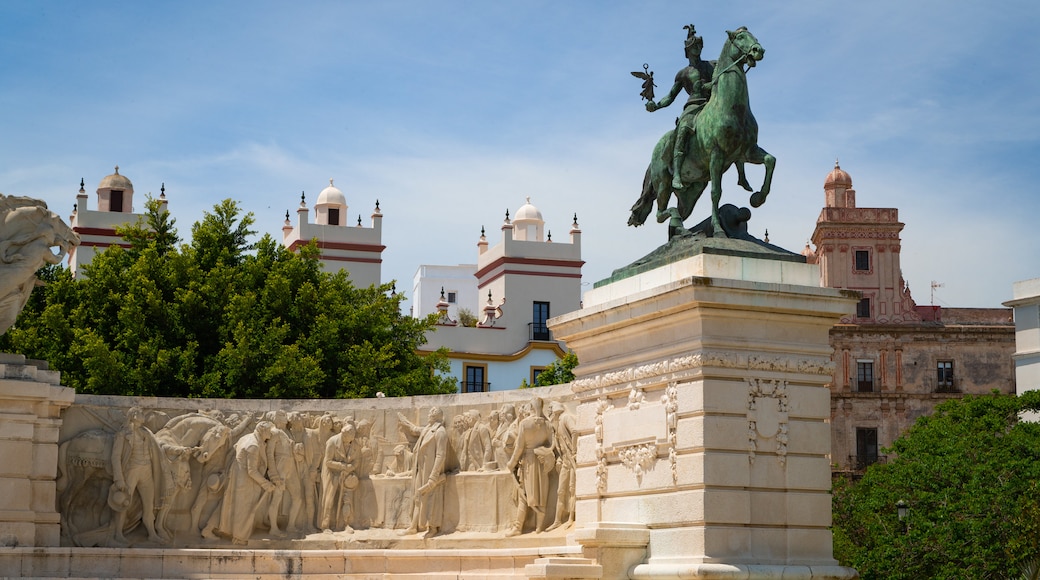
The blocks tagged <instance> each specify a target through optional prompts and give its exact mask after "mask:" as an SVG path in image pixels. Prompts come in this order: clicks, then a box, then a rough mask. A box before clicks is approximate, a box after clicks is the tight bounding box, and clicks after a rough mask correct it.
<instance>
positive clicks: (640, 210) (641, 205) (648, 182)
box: [628, 163, 657, 227]
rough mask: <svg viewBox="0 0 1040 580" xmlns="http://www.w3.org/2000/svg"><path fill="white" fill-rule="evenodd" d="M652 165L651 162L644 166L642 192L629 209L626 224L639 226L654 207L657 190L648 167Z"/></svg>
mask: <svg viewBox="0 0 1040 580" xmlns="http://www.w3.org/2000/svg"><path fill="white" fill-rule="evenodd" d="M652 166H653V164H652V163H651V164H650V165H647V167H646V176H644V177H643V194H642V195H640V196H639V199H637V200H636V203H635V204H634V205H633V206H632V209H631V210H630V211H631V212H632V215H630V216H629V217H628V225H630V226H636V227H639V226H641V225H643V223H644V222H646V216H648V215H650V210H651V209H653V207H654V201H655V200H656V199H657V192H656V191H654V181H653V179H651V178H650V168H651V167H652Z"/></svg>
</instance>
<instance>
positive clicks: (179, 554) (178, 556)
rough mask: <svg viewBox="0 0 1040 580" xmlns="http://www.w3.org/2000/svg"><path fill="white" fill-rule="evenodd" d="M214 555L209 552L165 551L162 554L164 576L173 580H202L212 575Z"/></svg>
mask: <svg viewBox="0 0 1040 580" xmlns="http://www.w3.org/2000/svg"><path fill="white" fill-rule="evenodd" d="M212 560H213V553H212V552H211V551H209V550H184V549H181V550H164V551H163V554H162V571H163V576H165V577H168V578H169V577H173V578H188V577H194V578H202V577H205V576H207V575H210V574H211V571H210V562H211V561H212Z"/></svg>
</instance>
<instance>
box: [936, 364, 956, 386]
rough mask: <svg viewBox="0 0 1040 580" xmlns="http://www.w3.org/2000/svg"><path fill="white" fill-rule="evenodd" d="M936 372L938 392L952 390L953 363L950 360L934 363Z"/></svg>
mask: <svg viewBox="0 0 1040 580" xmlns="http://www.w3.org/2000/svg"><path fill="white" fill-rule="evenodd" d="M936 371H938V375H939V376H938V377H937V378H938V381H937V382H936V385H938V387H939V390H940V391H949V390H953V361H952V360H941V361H939V362H938V363H936Z"/></svg>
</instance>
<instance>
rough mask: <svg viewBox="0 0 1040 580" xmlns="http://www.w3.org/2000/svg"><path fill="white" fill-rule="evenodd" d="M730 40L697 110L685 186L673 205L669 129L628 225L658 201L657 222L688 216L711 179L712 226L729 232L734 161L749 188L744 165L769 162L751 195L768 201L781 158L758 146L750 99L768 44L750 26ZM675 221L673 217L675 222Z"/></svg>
mask: <svg viewBox="0 0 1040 580" xmlns="http://www.w3.org/2000/svg"><path fill="white" fill-rule="evenodd" d="M726 34H727V35H728V39H727V40H726V43H725V44H724V45H723V47H722V54H721V55H719V60H718V62H717V63H716V65H715V72H714V75H713V76H712V84H713V85H715V86H714V88H713V90H712V95H711V98H710V99H709V100H708V103H707V104H706V105H705V106H704V109H703V110H702V111H701V113H700V114H699V115H698V117H697V119H696V122H695V128H696V129H695V131H696V132H695V133H694V134H693V135H692V136H691V138H690V143H689V146H688V148H687V151H688V153H687V155H686V159H685V160H684V161H683V164H682V168H681V169H680V177H681V180H682V183H683V184H684V187H683V188H682V189H680V190H678V191H675V192H674V193H675V197H676V205H677V207H675V208H669V207H668V201H669V199H670V198H671V194H672V193H673V190H672V175H671V172H672V170H671V163H670V161H671V159H672V150H673V148H674V147H675V130H671V131H668V132H667V133H665V134H664V136H663V137H661V140H660V141H658V142H657V146H656V147H654V152H653V156H652V158H651V160H650V166H649V167H648V168H647V170H646V177H645V178H644V179H643V193H642V195H641V196H640V198H639V200H638V201H636V203H635V205H633V206H632V210H631V211H632V215H631V216H630V217H629V219H628V224H629V225H632V226H639V225H642V224H643V223H644V222H645V221H646V217H647V215H649V213H650V210H651V208H652V206H653V203H654V200H656V201H657V221H658V222H659V223H660V222H664V221H665V220H666V219H669V218H677V219H678V220H680V222H681V220H685V219H686V218H688V217H689V216H690V214H691V213H692V212H693V207H694V205H696V203H697V200H698V199H699V198H700V196H701V194H702V193H703V192H704V188H705V187H706V186H707V185H708V183H709V182H710V183H711V225H712V228H713V229H714V234H713V235H715V236H720V237H725V235H726V234H725V232H724V229H723V228H722V224H721V223H720V222H719V201H720V200H721V199H722V175H723V174H724V173H725V172H726V170H728V169H729V167H730V166H731V165H734V164H736V165H737V171H738V174H739V181H738V183H739V184H740V185H742V186H744V187H745V188H746V189H749V190H750V187H748V186H747V181H746V179H745V178H744V171H743V164H744V163H755V164H759V165H765V168H766V175H765V180H764V181H763V183H762V189H761V190H759V191H758V192H756V193H754V194H752V195H751V206H752V207H758V206H760V205H762V204H763V203H765V200H766V196H768V195H769V188H770V184H771V183H772V180H773V168H774V166H775V165H776V158H775V157H773V156H772V155H770V154H769V153H767V152H766V151H765V150H764V149H762V148H761V147H759V146H758V122H757V121H755V116H754V115H753V114H751V107H750V105H749V104H748V90H747V76H746V71H745V69H744V65H747V66H748V67H749V68H750V67H753V66H755V63H756V62H757V61H759V60H761V59H762V57H763V55H765V49H763V48H762V45H761V44H759V43H758V39H756V38H755V37H754V36H753V35H752V34H751V33H750V32H748V30H747V29H746V28H739V29H737V30H735V31H727V32H726ZM673 223H674V222H673Z"/></svg>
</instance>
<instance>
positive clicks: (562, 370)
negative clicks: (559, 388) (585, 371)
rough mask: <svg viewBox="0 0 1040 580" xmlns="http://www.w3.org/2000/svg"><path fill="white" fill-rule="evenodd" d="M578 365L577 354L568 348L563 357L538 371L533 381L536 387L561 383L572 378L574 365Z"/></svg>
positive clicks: (567, 381)
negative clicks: (536, 377)
mask: <svg viewBox="0 0 1040 580" xmlns="http://www.w3.org/2000/svg"><path fill="white" fill-rule="evenodd" d="M576 366H578V355H576V354H574V351H572V350H568V351H567V354H565V355H563V358H561V359H559V360H556V361H554V362H553V363H552V364H550V365H549V366H547V367H545V369H543V370H542V372H540V373H538V379H537V380H536V381H535V384H534V386H536V387H547V386H549V385H562V384H564V383H569V382H571V381H573V380H574V367H576Z"/></svg>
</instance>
